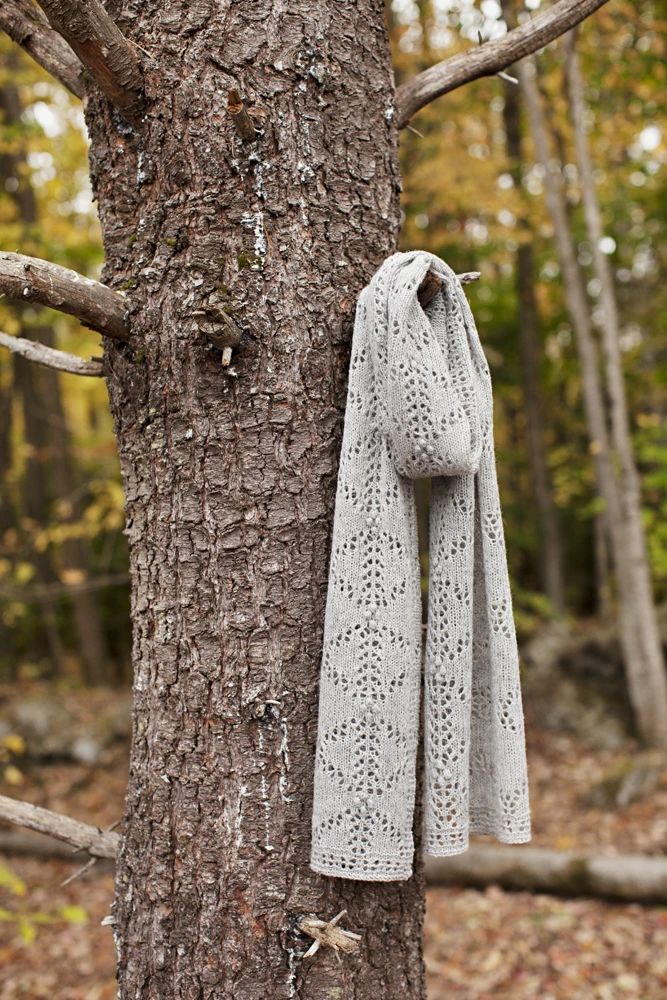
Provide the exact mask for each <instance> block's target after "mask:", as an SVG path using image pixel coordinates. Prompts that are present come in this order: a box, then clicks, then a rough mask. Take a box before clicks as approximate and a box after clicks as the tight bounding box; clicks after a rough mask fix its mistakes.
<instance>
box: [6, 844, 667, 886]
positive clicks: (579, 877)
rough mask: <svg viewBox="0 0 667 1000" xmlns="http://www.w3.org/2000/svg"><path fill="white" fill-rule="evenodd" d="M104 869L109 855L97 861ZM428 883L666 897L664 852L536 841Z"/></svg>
mask: <svg viewBox="0 0 667 1000" xmlns="http://www.w3.org/2000/svg"><path fill="white" fill-rule="evenodd" d="M0 854H10V855H11V854H14V855H27V856H32V857H36V858H44V859H47V858H58V859H60V860H62V861H70V862H71V863H72V864H80V862H81V854H80V853H79V852H77V851H76V850H73V849H72V847H70V846H69V845H67V844H64V843H62V842H61V841H58V840H54V839H53V838H51V837H49V836H47V835H46V834H38V833H31V832H20V833H19V832H14V831H9V830H0ZM101 865H102V867H103V869H104V870H105V871H106V870H108V869H109V868H112V867H113V864H112V862H111V861H108V860H107V861H105V862H101ZM426 880H427V883H428V885H429V886H430V887H433V888H435V887H437V886H447V885H461V886H470V887H471V888H474V889H485V888H486V887H487V886H489V885H499V886H501V887H502V888H503V889H510V890H514V891H522V892H540V893H544V894H546V895H550V896H566V897H568V896H592V897H595V898H602V899H610V900H620V901H622V902H625V903H665V902H667V858H663V857H649V856H647V855H642V854H620V855H617V856H610V857H605V856H602V855H599V854H586V853H578V852H576V851H552V850H548V849H547V848H541V847H494V846H492V845H486V844H475V845H474V846H472V847H471V848H470V849H469V850H468V851H466V853H465V854H457V855H456V856H454V857H451V858H432V857H428V858H427V859H426Z"/></svg>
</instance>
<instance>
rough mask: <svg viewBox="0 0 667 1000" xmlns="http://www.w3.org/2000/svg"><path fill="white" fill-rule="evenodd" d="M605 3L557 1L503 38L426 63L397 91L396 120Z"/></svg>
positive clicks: (507, 62) (503, 64)
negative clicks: (424, 66) (421, 70)
mask: <svg viewBox="0 0 667 1000" xmlns="http://www.w3.org/2000/svg"><path fill="white" fill-rule="evenodd" d="M606 2H607V0H559V2H558V3H554V4H551V5H550V6H549V7H548V8H547V9H546V10H544V11H540V13H539V14H536V15H535V17H533V18H530V19H529V20H526V21H525V22H524V23H523V24H521V25H520V26H519V27H518V28H514V30H513V31H510V32H508V34H507V35H505V36H503V37H502V38H498V39H496V40H495V41H493V42H485V43H484V44H483V45H480V46H479V47H478V48H475V49H469V50H468V51H467V52H462V53H461V54H460V55H457V56H452V57H451V58H449V59H444V60H443V61H442V62H439V63H436V65H435V66H429V68H428V69H425V70H424V71H423V72H422V73H418V74H417V76H415V77H413V78H412V79H411V80H407V81H406V82H405V83H403V84H401V86H400V87H399V88H398V90H397V91H396V119H397V122H398V125H399V127H400V128H403V127H404V126H405V125H407V123H408V122H409V121H410V119H411V118H412V116H413V115H414V114H416V113H417V111H419V110H420V108H423V107H425V106H426V105H427V104H430V103H431V101H435V100H436V98H438V97H442V95H443V94H448V93H449V92H450V90H455V89H456V88H457V87H461V86H463V84H464V83H470V82H471V81H472V80H478V79H479V78H480V77H482V76H493V75H494V74H495V73H499V72H502V70H505V69H507V67H508V66H511V65H512V63H515V62H517V61H518V60H519V59H524V58H525V57H526V56H529V55H531V54H532V53H533V52H537V51H538V50H539V49H541V48H544V46H545V45H547V44H548V43H549V42H552V41H553V40H554V38H558V36H559V35H563V34H565V32H566V31H569V30H570V29H571V28H573V27H575V25H577V24H579V23H580V22H581V21H583V20H584V19H585V18H587V17H588V16H589V15H590V14H593V13H594V12H595V11H596V10H597V9H598V8H599V7H602V5H603V4H604V3H606Z"/></svg>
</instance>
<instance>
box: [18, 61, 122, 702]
mask: <svg viewBox="0 0 667 1000" xmlns="http://www.w3.org/2000/svg"><path fill="white" fill-rule="evenodd" d="M17 62H18V61H17V60H16V58H15V55H14V53H12V55H11V56H10V58H9V63H10V65H14V67H16V65H17ZM21 112H22V108H21V97H20V94H19V91H18V89H17V88H16V87H15V86H14V85H13V84H12V83H5V84H4V85H3V86H2V87H0V113H1V114H2V118H3V123H4V124H5V125H6V126H8V128H10V129H12V128H14V129H18V127H19V126H20V122H21ZM14 147H15V148H13V150H12V151H11V152H9V151H5V152H4V153H2V155H0V177H2V178H11V182H12V183H15V184H16V186H15V188H13V187H10V186H7V188H6V190H7V191H8V192H12V191H13V194H12V195H11V197H12V200H13V202H14V205H15V208H16V213H17V217H18V221H19V222H20V224H21V229H22V240H21V243H22V245H23V246H24V247H25V248H26V249H31V247H30V243H31V240H32V231H33V230H34V227H35V226H37V225H38V224H39V211H38V207H37V201H36V199H35V193H34V191H33V189H32V184H31V178H30V173H29V169H28V160H27V155H26V151H25V149H24V148H22V146H21V145H20V143H18V144H16V143H15V144H14ZM14 309H15V310H16V311H17V312H18V315H19V318H20V320H21V325H22V329H21V334H22V335H24V336H28V337H29V338H30V337H35V336H36V337H37V339H38V340H39V341H40V342H41V343H43V344H45V345H47V346H49V347H51V346H54V338H53V331H52V329H51V328H50V327H49V326H47V325H45V324H43V323H39V324H37V323H35V322H33V323H32V324H30V323H24V318H25V314H26V308H25V306H24V305H23V304H22V303H20V302H17V303H15V305H14ZM14 388H15V392H17V393H18V394H20V398H21V403H22V409H23V423H24V428H25V441H26V444H27V445H28V446H29V449H30V452H29V454H28V456H27V459H26V472H25V475H24V479H23V500H22V507H23V510H24V512H25V515H26V516H27V517H29V518H31V520H32V521H33V522H34V523H35V524H36V525H39V524H44V523H45V522H46V521H47V520H48V518H49V515H50V511H51V507H52V504H53V502H54V500H61V501H64V502H68V503H69V504H70V506H71V515H70V518H69V520H71V521H75V520H76V519H77V518H78V516H79V515H80V514H81V509H82V504H81V497H80V494H79V491H78V487H79V486H80V483H79V481H78V477H77V473H76V469H75V466H74V462H73V460H72V448H71V435H70V432H69V427H68V426H67V417H66V413H65V407H64V405H63V398H62V391H61V383H60V376H59V374H58V373H57V372H56V371H54V370H53V369H51V368H44V367H41V366H38V365H34V364H32V363H31V362H30V361H27V360H26V359H24V358H20V357H15V358H14ZM59 557H60V558H59V559H58V557H57V556H56V555H55V553H54V551H53V547H50V548H49V549H48V550H47V551H45V552H35V553H33V554H32V559H33V562H34V564H35V568H36V574H35V576H36V579H37V581H40V582H43V583H48V582H50V581H55V580H57V579H58V570H59V569H60V570H74V571H76V572H77V573H80V574H82V576H83V577H84V578H85V577H88V576H89V574H90V558H89V550H88V547H87V546H86V545H85V544H82V542H81V540H80V539H77V538H68V539H66V540H65V541H64V542H63V543H62V546H61V549H60V553H59ZM58 563H59V565H58ZM70 603H71V607H72V614H73V623H74V633H75V636H76V639H77V652H78V654H79V655H80V657H81V661H82V667H83V674H84V677H85V679H86V680H87V681H88V682H89V683H93V684H102V683H105V682H107V681H108V672H107V671H108V657H107V651H106V643H105V638H104V630H103V627H102V620H101V617H100V613H99V606H98V602H97V597H96V595H95V594H94V593H88V592H86V591H73V592H72V594H71V596H70ZM57 605H58V601H57V599H54V598H48V597H44V598H42V599H41V611H42V621H43V623H44V629H45V633H46V638H47V642H48V646H49V652H50V656H51V660H52V664H53V668H54V674H55V675H60V676H62V675H63V674H64V673H65V672H66V654H65V648H64V644H63V641H62V637H61V634H60V627H59V623H58V617H57Z"/></svg>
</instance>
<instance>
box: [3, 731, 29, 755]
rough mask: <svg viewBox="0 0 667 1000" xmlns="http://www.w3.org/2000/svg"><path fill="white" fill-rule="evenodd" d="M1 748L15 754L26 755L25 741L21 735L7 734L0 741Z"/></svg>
mask: <svg viewBox="0 0 667 1000" xmlns="http://www.w3.org/2000/svg"><path fill="white" fill-rule="evenodd" d="M0 746H2V747H4V748H5V749H6V750H9V752H10V753H13V754H22V753H25V740H24V739H23V737H22V736H21V735H20V734H19V733H7V734H6V735H5V736H3V737H2V740H0Z"/></svg>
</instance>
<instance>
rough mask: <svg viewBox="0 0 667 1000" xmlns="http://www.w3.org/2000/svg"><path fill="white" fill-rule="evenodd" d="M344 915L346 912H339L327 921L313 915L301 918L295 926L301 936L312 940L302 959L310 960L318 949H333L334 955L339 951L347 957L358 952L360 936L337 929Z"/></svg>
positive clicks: (340, 928)
mask: <svg viewBox="0 0 667 1000" xmlns="http://www.w3.org/2000/svg"><path fill="white" fill-rule="evenodd" d="M346 913H347V910H341V911H340V913H337V914H336V916H335V917H332V918H331V920H329V921H326V920H320V919H319V917H316V916H315V914H314V913H311V914H309V915H308V916H307V917H302V919H301V920H300V921H299V923H298V925H297V926H298V928H299V930H300V931H301V932H302V933H303V934H307V935H308V937H311V938H312V939H313V943H312V944H311V946H310V948H309V949H308V951H307V952H306V953H305V955H304V956H303V957H304V959H305V958H312V957H313V955H316V954H317V952H318V951H319V949H320V948H333V950H334V951H335V952H336V955H338V953H339V952H341V951H342V952H344V953H345V954H348V955H351V954H353V953H354V952H357V951H359V941H361V935H360V934H355V933H353V931H346V930H344V929H343V928H342V927H338V922H339V921H340V920H342V918H343V917H344V916H345V914H346ZM339 957H340V956H339Z"/></svg>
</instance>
